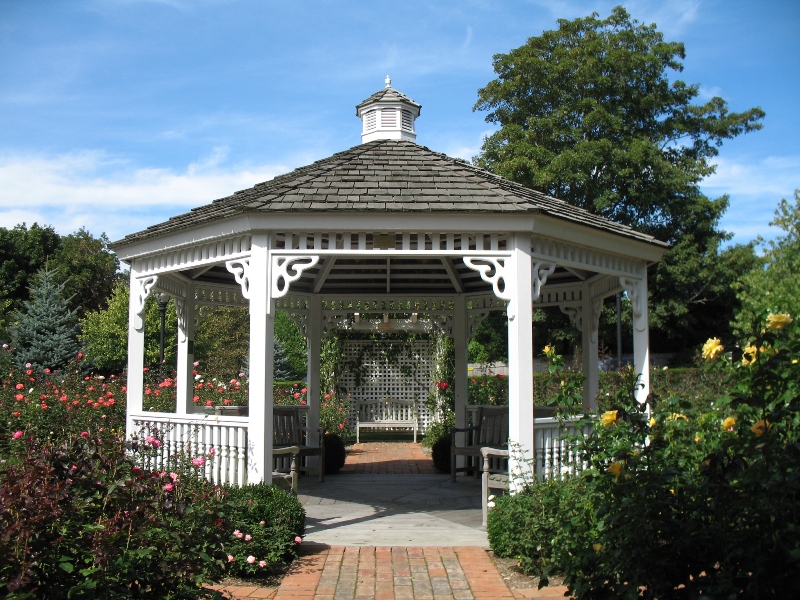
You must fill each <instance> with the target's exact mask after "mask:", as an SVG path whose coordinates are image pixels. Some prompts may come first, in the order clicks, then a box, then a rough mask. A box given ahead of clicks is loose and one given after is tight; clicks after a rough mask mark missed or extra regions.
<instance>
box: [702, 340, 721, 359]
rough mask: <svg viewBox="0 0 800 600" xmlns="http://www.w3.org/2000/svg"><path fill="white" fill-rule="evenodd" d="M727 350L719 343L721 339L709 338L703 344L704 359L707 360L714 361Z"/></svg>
mask: <svg viewBox="0 0 800 600" xmlns="http://www.w3.org/2000/svg"><path fill="white" fill-rule="evenodd" d="M724 350H725V346H723V345H722V343H721V342H720V341H719V338H709V339H708V341H707V342H706V343H705V344H703V358H704V359H705V360H714V359H715V358H717V357H718V356H719V355H720V354H722V352H723V351H724Z"/></svg>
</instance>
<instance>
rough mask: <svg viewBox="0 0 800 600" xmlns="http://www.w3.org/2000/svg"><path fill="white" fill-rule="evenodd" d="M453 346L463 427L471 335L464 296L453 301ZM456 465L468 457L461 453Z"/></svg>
mask: <svg viewBox="0 0 800 600" xmlns="http://www.w3.org/2000/svg"><path fill="white" fill-rule="evenodd" d="M453 307H454V310H453V347H454V349H455V363H456V373H455V381H453V384H454V385H455V426H456V427H457V428H459V429H463V428H464V427H466V426H467V402H468V400H469V398H468V390H469V373H467V368H468V363H469V359H468V354H469V353H468V350H469V336H468V335H467V330H468V328H469V322H468V320H467V300H466V298H464V297H463V296H456V298H455V299H454V302H453ZM465 443H466V434H464V433H457V434H456V445H458V446H464V444H465ZM456 461H457V464H456V467H464V466H465V462H466V457H465V456H462V455H459V456H457V457H456Z"/></svg>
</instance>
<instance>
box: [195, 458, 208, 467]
mask: <svg viewBox="0 0 800 600" xmlns="http://www.w3.org/2000/svg"><path fill="white" fill-rule="evenodd" d="M192 464H193V465H194V466H195V467H202V466H203V465H204V464H206V459H205V458H195V459H192Z"/></svg>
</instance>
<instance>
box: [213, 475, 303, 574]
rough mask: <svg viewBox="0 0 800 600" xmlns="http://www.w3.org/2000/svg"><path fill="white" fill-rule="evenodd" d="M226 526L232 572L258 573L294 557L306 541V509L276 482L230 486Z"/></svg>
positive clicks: (230, 571) (230, 570) (229, 564)
mask: <svg viewBox="0 0 800 600" xmlns="http://www.w3.org/2000/svg"><path fill="white" fill-rule="evenodd" d="M227 492H228V500H229V504H228V510H227V517H226V520H227V522H226V527H227V530H228V531H230V530H232V531H230V533H229V536H230V537H229V538H228V539H227V540H226V544H225V547H226V550H227V552H228V558H227V560H228V572H229V573H231V574H233V575H257V574H258V573H259V572H262V571H263V569H265V568H266V567H267V566H269V565H272V564H275V563H281V562H284V561H286V560H288V559H290V558H292V557H294V556H295V555H296V554H295V549H296V548H297V544H299V543H300V542H301V541H302V536H303V532H304V530H305V517H306V513H305V511H304V510H303V507H302V505H301V504H300V501H299V500H297V498H295V497H294V496H292V495H291V494H290V493H288V492H286V491H284V490H281V489H279V488H277V487H275V486H273V485H267V484H264V483H256V484H251V485H246V486H243V487H229V488H228V489H227Z"/></svg>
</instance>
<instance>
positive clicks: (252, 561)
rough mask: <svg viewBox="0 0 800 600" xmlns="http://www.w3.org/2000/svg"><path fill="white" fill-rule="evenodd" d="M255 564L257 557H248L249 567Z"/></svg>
mask: <svg viewBox="0 0 800 600" xmlns="http://www.w3.org/2000/svg"><path fill="white" fill-rule="evenodd" d="M254 562H256V557H255V556H248V557H247V564H248V565H252V564H253V563H254Z"/></svg>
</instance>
